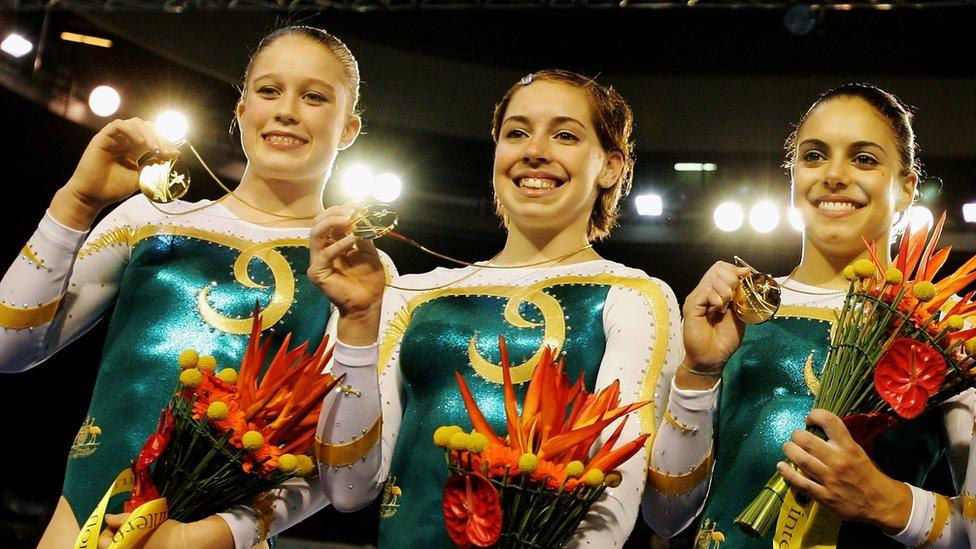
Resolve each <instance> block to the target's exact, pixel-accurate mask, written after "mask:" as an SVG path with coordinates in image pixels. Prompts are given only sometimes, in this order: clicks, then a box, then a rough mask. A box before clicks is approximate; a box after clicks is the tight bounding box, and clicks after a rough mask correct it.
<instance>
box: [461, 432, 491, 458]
mask: <svg viewBox="0 0 976 549" xmlns="http://www.w3.org/2000/svg"><path fill="white" fill-rule="evenodd" d="M487 447H488V437H486V436H485V435H483V434H481V433H477V432H475V433H471V434H470V435H468V445H467V446H466V447H465V449H466V450H467V451H469V452H471V453H472V454H480V453H481V452H484V451H485V448H487Z"/></svg>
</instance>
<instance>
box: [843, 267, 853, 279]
mask: <svg viewBox="0 0 976 549" xmlns="http://www.w3.org/2000/svg"><path fill="white" fill-rule="evenodd" d="M844 278H846V279H847V280H854V267H853V266H852V265H848V266H846V267H844Z"/></svg>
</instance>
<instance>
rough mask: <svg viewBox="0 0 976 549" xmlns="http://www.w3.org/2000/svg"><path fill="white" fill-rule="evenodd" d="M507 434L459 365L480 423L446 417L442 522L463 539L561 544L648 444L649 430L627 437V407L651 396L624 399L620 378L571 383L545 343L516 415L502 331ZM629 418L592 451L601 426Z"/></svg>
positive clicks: (438, 439) (438, 436)
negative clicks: (592, 384) (467, 426)
mask: <svg viewBox="0 0 976 549" xmlns="http://www.w3.org/2000/svg"><path fill="white" fill-rule="evenodd" d="M499 347H500V352H501V362H502V376H503V390H504V395H505V416H506V422H507V425H508V436H507V437H504V438H502V437H499V436H498V435H497V434H495V432H494V431H493V430H492V428H491V426H490V425H489V424H488V421H487V420H486V419H485V417H484V414H483V413H482V412H481V410H480V409H479V407H478V404H477V403H476V402H475V401H474V397H473V396H472V394H471V391H470V390H469V389H468V385H467V383H466V382H465V381H464V378H463V377H462V376H461V374H457V373H456V376H457V382H458V387H459V389H460V391H461V396H462V398H463V399H464V405H465V408H466V409H467V412H468V416H469V419H470V420H471V423H472V425H473V426H474V430H473V431H471V433H470V434H467V433H465V432H464V431H463V430H462V429H461V428H460V427H458V426H455V425H452V426H444V427H440V428H438V429H437V431H436V432H435V433H434V443H435V444H436V445H438V446H441V447H443V448H444V449H445V455H446V458H447V466H448V468H449V469H450V472H451V476H450V478H448V481H447V484H446V486H445V487H444V502H443V510H444V524H445V526H446V527H447V532H448V535H449V536H450V537H451V540H452V541H454V543H455V544H457V545H458V546H459V547H472V546H476V547H489V546H497V547H507V548H515V547H518V548H529V547H561V546H563V545H564V544H565V543H566V542H567V541H568V540H569V538H570V536H572V534H573V532H574V531H575V530H576V528H577V527H578V526H579V523H580V522H581V521H582V520H583V518H584V517H585V516H586V513H587V511H589V509H590V506H591V505H592V504H593V502H594V501H596V500H597V498H599V497H600V495H601V494H602V493H603V491H604V490H605V489H606V488H607V487H608V486H611V487H613V486H617V485H619V484H620V480H621V475H620V473H619V472H617V471H615V470H614V469H616V468H617V466H619V465H620V464H621V463H623V462H625V461H627V460H628V459H630V457H631V456H633V455H634V454H636V453H637V452H639V451H640V450H641V448H642V447H643V446H644V442H645V441H646V440H647V438H648V436H650V435H648V434H644V435H641V436H639V437H637V438H636V439H634V440H632V441H630V442H628V443H626V444H623V445H621V446H620V447H619V448H617V449H613V446H614V445H615V444H616V443H617V440H618V439H619V438H620V435H621V433H622V432H623V428H624V424H625V422H626V419H627V418H625V417H624V416H626V415H627V414H629V413H630V412H633V411H634V410H637V409H638V408H640V407H642V406H644V405H646V404H648V403H649V401H645V402H638V403H635V404H630V405H626V406H620V383H619V381H614V382H613V383H612V384H610V385H609V386H608V387H606V388H605V389H603V390H602V391H600V392H599V393H597V394H590V393H589V392H588V391H587V390H586V389H585V388H584V387H583V376H582V375H580V377H579V379H578V380H577V381H576V383H574V384H572V385H570V383H569V380H568V379H567V376H566V374H565V373H564V372H563V365H564V362H563V359H562V358H560V359H559V361H558V362H557V361H555V355H556V354H557V353H558V351H556V350H555V349H552V348H546V349H545V350H544V351H543V354H542V358H541V360H540V361H539V364H538V366H536V368H535V371H534V372H533V373H532V379H531V380H530V381H529V385H528V388H527V391H526V394H525V399H524V400H523V402H522V406H521V408H522V413H521V414H519V412H518V408H517V405H516V401H515V388H514V386H513V385H512V377H511V372H510V368H511V366H510V362H509V359H508V349H507V347H506V344H505V339H504V338H503V337H499ZM620 418H624V419H623V420H622V421H621V422H620V424H619V425H618V426H617V428H616V430H615V431H614V432H613V434H612V435H611V436H610V437H609V438H608V439H607V441H606V443H604V444H603V445H602V446H600V447H599V448H596V449H595V451H594V452H593V453H592V455H591V447H593V446H594V443H595V442H596V439H597V437H598V436H599V435H600V432H601V431H603V429H604V428H605V427H607V426H608V425H610V424H611V423H613V422H614V421H616V420H618V419H620Z"/></svg>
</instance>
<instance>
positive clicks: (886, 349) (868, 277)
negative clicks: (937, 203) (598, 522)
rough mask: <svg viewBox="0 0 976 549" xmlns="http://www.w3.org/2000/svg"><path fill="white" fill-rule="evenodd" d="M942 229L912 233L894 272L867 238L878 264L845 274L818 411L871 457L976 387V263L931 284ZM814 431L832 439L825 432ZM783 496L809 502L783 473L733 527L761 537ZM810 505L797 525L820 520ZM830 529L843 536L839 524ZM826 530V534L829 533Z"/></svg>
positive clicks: (942, 256)
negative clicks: (891, 433)
mask: <svg viewBox="0 0 976 549" xmlns="http://www.w3.org/2000/svg"><path fill="white" fill-rule="evenodd" d="M944 222H945V214H943V215H942V218H941V219H940V220H939V223H938V224H937V225H936V227H935V229H934V231H933V232H932V235H931V238H929V234H928V227H927V226H923V227H922V228H921V229H920V230H916V231H914V232H908V231H906V233H905V234H904V235H903V236H902V239H901V243H900V246H899V250H898V255H897V256H896V258H895V260H894V262H893V264H892V266H891V267H889V268H887V269H885V268H884V267H883V265H882V264H881V262H880V261H878V256H877V250H876V249H875V246H874V245H873V244H869V243H867V241H865V245H866V246H867V248H868V252H869V254H870V256H871V258H872V259H870V260H869V259H860V260H858V261H856V262H855V263H854V264H853V265H851V266H849V267H847V269H846V270H845V274H846V275H847V277H848V278H849V279H850V280H851V284H850V287H849V289H848V292H847V296H846V298H845V300H844V306H843V308H842V309H841V311H840V315H839V317H838V319H837V323H836V324H835V326H834V328H833V332H832V334H831V338H830V349H829V351H828V353H827V358H826V362H825V363H824V367H823V373H822V374H821V383H820V387H819V390H817V391H816V392H815V396H814V402H813V407H814V408H823V409H825V410H828V411H831V412H833V413H835V414H837V415H838V416H840V417H841V418H842V419H843V420H844V423H845V425H846V426H847V428H848V429H849V430H850V431H851V435H852V436H853V437H854V439H855V440H856V441H857V442H858V443H859V444H860V445H861V446H863V447H864V448H865V449H866V450H867V451H868V452H869V453H870V452H871V450H872V446H873V444H872V442H873V440H874V439H875V438H876V437H877V436H878V435H880V434H882V433H883V432H885V431H887V430H888V429H890V428H892V427H894V426H895V425H897V424H898V422H899V421H901V420H904V419H912V418H915V417H918V416H919V415H920V414H922V413H923V412H925V411H926V410H930V409H932V408H934V407H936V406H938V405H940V404H942V403H943V402H945V401H946V400H948V399H950V398H953V397H954V396H956V395H958V394H960V393H961V392H963V391H964V390H966V389H968V388H970V387H973V386H976V367H974V366H976V362H974V356H976V338H974V336H976V329H972V328H968V327H967V326H966V319H967V318H969V317H971V316H972V315H974V314H976V302H974V301H973V296H974V295H976V292H969V293H967V294H965V295H963V296H962V299H959V300H958V301H956V298H955V296H956V294H957V293H958V292H960V291H961V290H963V289H964V288H965V287H966V286H968V285H969V284H971V283H972V282H973V281H974V280H976V257H973V258H971V259H969V260H968V261H967V262H966V263H965V264H963V265H962V266H961V267H959V269H957V270H956V271H955V272H954V273H952V274H951V275H949V276H947V277H945V278H943V279H942V280H939V281H938V282H934V281H933V280H934V278H935V275H936V273H937V272H938V270H939V269H940V268H941V267H942V265H943V264H944V263H945V261H946V259H947V258H948V257H949V251H950V248H948V247H946V248H942V249H940V250H938V251H934V250H935V246H936V243H937V242H938V239H939V235H940V233H941V231H942V226H943V223H944ZM808 360H809V359H808ZM808 366H809V365H808ZM810 430H811V432H813V433H814V434H816V435H818V436H820V437H821V438H826V435H825V434H824V433H823V432H822V431H820V430H819V429H818V428H815V427H814V428H811V429H810ZM785 498H788V499H789V501H790V502H791V503H794V502H796V501H799V500H800V499H802V498H797V497H796V496H795V495H794V494H792V492H791V491H790V490H789V489H788V486H787V485H786V483H785V481H784V480H783V478H782V477H781V476H780V475H779V474H778V473H777V474H775V475H773V477H772V478H771V479H770V480H769V482H768V483H766V486H765V488H764V489H763V491H762V492H761V493H760V494H759V496H758V497H756V499H755V500H753V502H752V503H751V504H750V505H749V506H748V507H747V508H746V509H745V510H744V511H743V512H742V513H741V514H740V515H739V517H738V518H737V519H736V524H738V525H739V527H740V528H742V529H743V530H744V531H745V532H746V533H748V534H750V535H753V536H756V537H762V536H763V535H765V533H766V532H767V531H768V530H769V528H770V527H771V526H772V524H773V521H775V520H776V519H777V517H779V516H780V507H781V506H782V504H783V502H784V499H785ZM810 505H811V504H809V503H800V504H798V505H796V506H795V507H796V509H798V510H797V511H796V512H795V513H794V515H795V516H793V517H792V518H790V520H791V521H793V520H795V519H797V517H799V520H801V521H802V520H807V519H808V520H809V521H810V522H811V523H812V522H813V521H815V520H816V519H815V517H814V516H813V514H816V510H814V512H813V514H811V515H810V516H806V515H804V514H803V512H802V511H799V509H801V508H810ZM782 520H783V519H781V522H782ZM829 522H831V520H830V519H826V522H825V523H829ZM832 522H833V523H834V524H833V526H832V529H833V530H834V531H836V528H839V523H837V521H836V520H833V521H832ZM779 530H781V528H777V535H776V536H777V537H776V539H779V537H780V533H781V532H779ZM811 530H817V528H812V529H811ZM819 530H821V534H820V535H823V530H825V529H824V528H820V529H819ZM784 536H785V534H784ZM790 546H791V547H792V546H794V545H793V544H790Z"/></svg>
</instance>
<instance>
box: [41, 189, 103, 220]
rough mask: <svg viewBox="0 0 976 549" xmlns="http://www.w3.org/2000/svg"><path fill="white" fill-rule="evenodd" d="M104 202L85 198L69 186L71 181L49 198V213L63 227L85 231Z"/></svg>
mask: <svg viewBox="0 0 976 549" xmlns="http://www.w3.org/2000/svg"><path fill="white" fill-rule="evenodd" d="M105 206H106V204H102V203H99V202H97V201H94V200H91V199H90V198H87V197H85V196H83V195H81V194H80V193H78V192H77V191H75V190H74V189H72V188H71V183H68V184H67V185H65V186H64V187H61V188H60V189H58V191H57V192H56V193H54V198H52V199H51V205H50V206H49V208H48V209H49V210H50V211H51V215H52V216H53V217H54V219H56V220H57V221H58V222H59V223H61V224H62V225H64V226H65V227H68V228H71V229H74V230H77V231H87V230H89V229H90V228H91V226H92V223H94V222H95V218H97V217H98V214H99V213H101V211H102V210H103V209H104V208H105Z"/></svg>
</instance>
